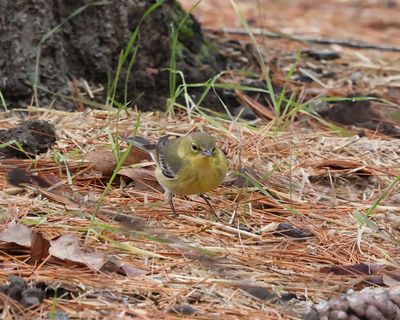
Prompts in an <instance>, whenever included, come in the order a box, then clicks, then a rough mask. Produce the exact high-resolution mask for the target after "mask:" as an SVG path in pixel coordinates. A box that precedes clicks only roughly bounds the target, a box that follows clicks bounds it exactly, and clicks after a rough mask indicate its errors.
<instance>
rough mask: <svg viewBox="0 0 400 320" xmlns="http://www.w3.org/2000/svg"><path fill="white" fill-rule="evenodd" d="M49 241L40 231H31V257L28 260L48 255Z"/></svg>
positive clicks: (33, 261) (31, 260)
mask: <svg viewBox="0 0 400 320" xmlns="http://www.w3.org/2000/svg"><path fill="white" fill-rule="evenodd" d="M49 248H50V241H49V240H47V239H45V238H44V237H43V235H42V234H41V233H40V232H36V231H32V233H31V258H30V259H29V262H31V263H35V262H37V261H41V260H42V259H43V258H45V257H47V256H48V255H49Z"/></svg>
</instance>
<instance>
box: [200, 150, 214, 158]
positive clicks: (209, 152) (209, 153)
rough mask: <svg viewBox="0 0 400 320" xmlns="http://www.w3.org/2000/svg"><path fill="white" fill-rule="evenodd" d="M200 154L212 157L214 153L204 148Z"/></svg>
mask: <svg viewBox="0 0 400 320" xmlns="http://www.w3.org/2000/svg"><path fill="white" fill-rule="evenodd" d="M201 154H202V155H203V156H206V157H212V156H213V155H214V152H212V151H211V150H210V149H204V150H203V152H202V153H201Z"/></svg>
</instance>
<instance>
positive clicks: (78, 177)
mask: <svg viewBox="0 0 400 320" xmlns="http://www.w3.org/2000/svg"><path fill="white" fill-rule="evenodd" d="M31 117H34V118H36V119H40V120H46V121H48V122H51V123H53V124H54V125H55V127H56V131H57V136H58V139H57V143H56V146H55V147H54V148H53V149H52V151H50V152H48V153H47V154H44V155H41V156H39V157H38V158H37V159H32V160H22V159H3V160H2V162H1V167H0V170H1V171H0V174H1V176H0V177H1V179H0V182H1V189H2V192H1V198H0V201H1V207H2V220H3V221H2V223H3V231H2V233H1V234H0V237H1V239H2V240H3V242H1V244H0V245H1V260H2V272H1V274H0V276H1V280H2V282H3V283H5V282H6V281H7V279H8V277H9V276H10V275H18V276H20V277H22V278H24V279H25V280H26V281H27V282H28V284H29V287H33V288H41V289H42V290H43V291H44V292H45V294H46V299H45V300H44V301H43V302H42V303H41V304H40V306H39V307H37V306H34V307H31V308H30V309H26V308H25V307H22V306H21V305H19V304H18V303H17V302H12V301H11V299H9V298H7V297H6V296H4V295H2V299H3V302H6V301H7V303H6V305H7V306H8V308H7V309H3V315H5V316H6V317H7V316H10V315H12V314H13V315H15V316H16V317H18V318H20V317H21V316H22V315H24V316H26V317H28V318H32V317H36V316H38V314H41V315H45V314H50V315H51V314H52V312H54V311H52V310H56V312H57V313H60V312H65V313H66V314H68V316H69V317H78V318H90V317H101V316H105V317H110V318H111V317H112V318H114V317H123V318H124V317H129V316H132V317H139V318H143V319H157V318H169V317H170V318H174V317H176V316H177V314H178V316H180V315H182V314H192V313H194V314H195V315H196V318H199V319H201V318H214V317H217V316H218V317H226V318H232V319H233V318H238V317H246V318H252V319H257V318H258V319H277V318H279V317H280V316H281V315H283V317H284V318H291V317H292V318H293V319H297V317H298V316H299V315H301V310H302V309H303V308H306V307H307V305H309V303H310V302H317V301H320V300H324V299H329V298H331V297H334V296H336V295H339V294H340V293H342V292H345V291H346V290H348V289H350V288H355V289H360V288H362V287H365V286H371V285H372V286H378V285H384V284H385V281H389V280H388V279H391V281H392V282H393V281H394V282H395V280H393V277H394V278H395V279H396V276H393V273H395V274H397V273H396V272H395V271H396V270H397V271H398V263H399V262H398V260H397V259H398V254H399V249H398V237H399V226H400V220H399V217H398V207H399V204H400V198H399V197H398V188H396V187H394V188H390V185H391V184H392V182H393V181H394V179H395V178H396V176H397V175H398V172H399V171H398V170H399V169H400V168H399V158H400V155H399V150H400V142H399V141H398V140H393V139H388V138H386V137H384V136H382V135H376V134H373V133H371V135H369V136H365V137H359V136H357V135H354V136H351V137H347V138H341V137H338V136H337V135H336V134H335V133H334V132H332V131H330V130H326V129H323V127H322V126H320V124H319V123H318V121H317V120H314V119H310V118H305V119H304V121H300V122H297V123H294V124H293V125H292V126H291V127H290V130H289V131H288V132H282V133H281V132H276V133H274V132H273V130H271V127H270V126H269V125H268V124H259V125H257V126H250V125H248V124H247V123H243V122H240V121H228V120H226V121H223V120H217V119H215V118H209V119H207V118H204V117H198V116H196V115H192V119H191V120H189V119H188V117H187V116H186V115H176V116H175V118H174V119H167V118H165V117H164V116H160V115H157V114H144V115H142V116H141V119H140V128H139V130H138V132H137V134H140V135H143V136H146V137H149V138H156V137H158V136H159V135H160V134H161V133H163V132H167V133H169V134H176V135H180V134H185V133H187V132H189V131H192V130H203V131H207V132H210V133H212V134H214V135H215V136H216V137H218V138H219V144H220V146H221V148H222V149H223V150H224V151H225V152H226V154H227V157H228V159H229V167H230V174H228V177H227V181H226V182H225V183H224V185H223V186H221V187H220V188H218V189H216V190H214V191H213V192H210V193H209V196H210V201H211V203H212V204H213V205H214V207H215V209H216V212H217V214H218V216H219V220H220V221H217V220H216V219H215V218H214V217H213V216H212V215H211V214H210V213H209V212H208V207H207V206H206V205H205V203H203V201H202V199H201V198H198V197H196V196H194V197H190V199H189V198H188V199H184V198H182V197H176V198H175V205H176V208H177V210H178V211H179V213H180V216H179V218H173V217H172V215H171V211H170V208H169V206H168V205H167V204H165V203H164V202H163V201H164V200H163V194H162V192H161V191H160V189H159V187H158V186H157V184H156V183H155V180H154V177H153V176H152V164H151V163H149V162H148V161H146V160H144V161H140V162H139V163H137V162H138V160H141V159H142V157H141V155H140V156H130V157H128V160H127V161H128V162H129V163H131V165H130V166H124V168H123V169H122V171H120V173H121V175H118V176H117V177H116V179H115V180H114V182H113V184H112V185H111V187H110V189H109V190H108V193H107V194H105V195H104V197H103V196H102V192H103V191H104V190H105V188H106V184H107V183H108V181H109V178H105V177H104V176H107V175H108V176H109V174H107V170H108V169H109V168H113V167H114V168H115V163H112V161H110V159H113V157H114V153H113V151H112V148H111V145H112V144H110V136H116V132H118V134H119V135H125V134H126V133H129V132H131V131H132V130H133V129H134V127H135V123H136V121H137V118H138V114H137V113H135V112H133V113H130V114H128V113H125V112H122V113H120V114H119V115H118V118H117V113H115V112H101V111H91V112H87V113H71V114H65V113H60V112H57V111H43V110H40V111H39V110H32V113H31ZM18 121H19V119H18V118H17V117H5V114H3V117H2V123H3V124H6V123H7V124H8V125H10V126H14V125H17V123H18ZM191 121H192V122H191ZM124 147H126V144H125V143H121V146H120V148H121V150H122V151H123V150H124ZM57 155H58V157H57ZM61 155H62V159H60V157H61ZM131 155H137V150H132V151H131ZM88 159H89V160H88ZM107 163H110V164H108V165H107ZM132 163H137V164H136V165H134V164H133V165H132ZM15 167H19V168H23V169H26V170H25V171H24V172H18V173H17V174H19V175H20V176H21V175H24V174H27V175H29V174H30V175H31V178H34V179H33V180H30V181H28V182H26V181H25V183H24V184H22V185H23V187H21V186H20V187H19V188H16V187H15V186H12V185H10V184H9V183H8V182H7V176H8V179H10V171H11V170H12V169H14V168H15ZM234 172H239V174H233V173H234ZM14 183H15V182H14ZM46 184H50V185H51V186H48V185H46ZM20 185H21V184H20ZM388 188H390V189H388ZM379 197H383V198H382V201H380V202H379V203H377V204H376V200H377V199H378V198H379ZM374 203H375V204H376V205H375V206H374ZM372 206H374V210H373V211H368V210H370V209H371V207H372ZM367 212H369V214H370V215H369V217H368V218H367V217H366V214H367ZM94 215H95V219H94V220H93V221H92V218H93V216H94ZM91 221H92V222H93V223H91ZM21 225H23V226H27V229H29V230H31V231H32V232H34V234H35V237H33V236H32V234H29V232H28V236H27V239H26V243H25V245H21V242H18V241H22V240H21V239H20V238H21V237H23V235H22V234H24V233H25V232H27V230H25V228H18V229H17V230H14V231H13V232H11V233H7V232H6V231H7V230H8V229H10V228H11V227H14V228H15V227H16V226H17V227H18V226H19V227H21ZM88 230H90V232H89V234H88V236H87V238H86V245H84V242H85V235H87V232H88ZM38 237H39V238H41V241H38V240H37V238H38ZM60 237H61V238H60ZM65 237H67V238H65ZM57 239H58V240H57ZM60 239H64V241H60ZM46 240H49V241H50V244H48V245H47V248H46V245H45V244H43V242H46ZM15 243H19V245H16V244H15ZM49 246H50V249H49V248H48V247H49ZM49 252H50V254H49ZM397 276H398V274H397ZM166 311H169V313H166Z"/></svg>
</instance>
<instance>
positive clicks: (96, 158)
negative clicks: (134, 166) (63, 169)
mask: <svg viewBox="0 0 400 320" xmlns="http://www.w3.org/2000/svg"><path fill="white" fill-rule="evenodd" d="M85 159H86V160H87V161H89V162H91V163H92V165H93V168H94V170H96V171H99V172H100V173H102V175H103V177H108V176H111V174H112V173H113V171H114V169H115V166H116V165H117V160H116V159H115V155H114V153H112V152H111V151H109V150H105V149H98V150H94V151H90V152H88V153H87V154H86V157H85Z"/></svg>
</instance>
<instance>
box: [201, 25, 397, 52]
mask: <svg viewBox="0 0 400 320" xmlns="http://www.w3.org/2000/svg"><path fill="white" fill-rule="evenodd" d="M205 29H206V30H207V31H219V30H217V29H212V28H205ZM222 32H225V33H230V34H238V35H246V34H248V33H247V32H246V30H243V29H235V28H222ZM252 32H253V34H254V35H257V36H264V37H269V38H274V39H288V40H293V41H300V42H309V43H317V44H324V45H331V44H337V45H341V46H344V47H349V48H356V49H371V50H380V51H393V52H400V47H397V46H387V45H381V44H371V43H366V42H361V41H355V40H344V39H327V38H322V37H311V36H303V35H292V34H288V33H283V32H271V31H267V30H265V29H260V28H254V29H252Z"/></svg>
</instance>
